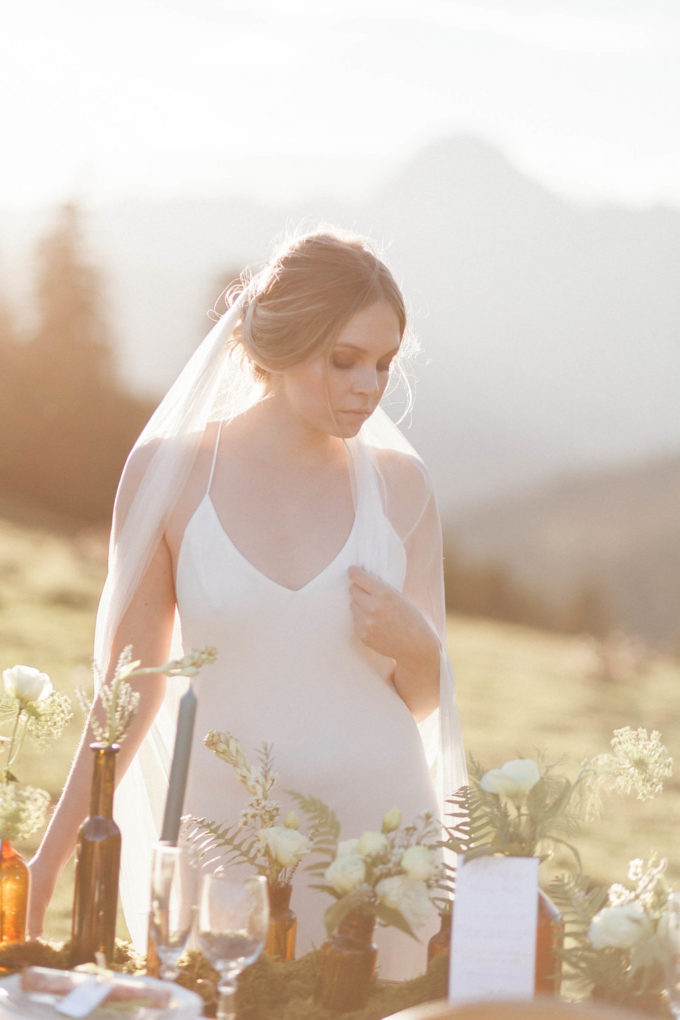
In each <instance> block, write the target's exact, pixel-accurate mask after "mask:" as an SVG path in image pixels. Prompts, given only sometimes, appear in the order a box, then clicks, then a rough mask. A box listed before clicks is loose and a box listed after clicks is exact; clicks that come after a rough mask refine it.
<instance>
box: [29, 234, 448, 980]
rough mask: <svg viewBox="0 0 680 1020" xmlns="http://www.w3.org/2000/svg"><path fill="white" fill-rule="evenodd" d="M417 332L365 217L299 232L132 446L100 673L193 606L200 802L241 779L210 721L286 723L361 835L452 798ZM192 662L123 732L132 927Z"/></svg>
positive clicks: (389, 941)
mask: <svg viewBox="0 0 680 1020" xmlns="http://www.w3.org/2000/svg"><path fill="white" fill-rule="evenodd" d="M405 333H406V313H405V307H404V301H403V298H402V295H401V293H400V291H399V288H398V287H397V285H396V283H395V281H394V278H393V276H392V274H391V273H390V271H389V270H388V269H387V267H386V266H385V264H384V263H383V262H382V261H381V260H380V259H379V258H378V257H377V256H376V255H375V254H374V252H373V250H372V249H371V247H370V246H369V245H368V243H367V242H366V241H364V240H362V239H360V238H356V237H350V236H345V235H343V234H341V233H340V232H339V231H325V232H318V233H312V234H307V235H305V236H302V237H299V238H297V239H296V240H294V241H293V242H292V243H289V244H288V245H287V246H286V247H284V248H283V249H282V250H280V251H279V252H277V253H276V254H275V255H274V256H273V257H272V258H271V259H270V261H269V262H268V264H267V265H266V266H265V267H264V269H263V270H262V271H261V272H259V273H258V274H256V275H254V276H253V277H252V278H251V279H250V280H247V281H246V282H244V285H243V286H242V288H241V291H240V293H239V294H238V296H234V300H233V303H232V305H231V307H230V309H229V310H228V311H227V313H226V314H225V315H224V316H223V318H222V319H221V320H220V321H219V322H218V323H217V325H216V326H215V327H214V329H213V330H212V331H211V333H210V334H209V336H208V337H207V338H206V340H205V341H204V343H203V344H202V345H201V347H200V348H199V350H198V351H197V352H196V354H195V355H194V357H193V358H192V359H191V361H190V362H189V364H188V365H187V367H186V369H185V370H184V372H183V373H182V374H181V375H180V378H179V379H178V381H177V382H176V383H175V385H174V386H173V387H172V389H171V390H170V391H169V393H168V394H167V395H166V397H165V398H164V400H163V402H162V403H161V405H160V407H159V408H158V410H157V411H156V413H155V415H154V416H153V418H152V419H151V421H150V423H149V425H148V426H147V428H146V429H145V431H144V432H143V433H142V436H141V437H140V439H139V440H138V442H137V444H136V445H135V448H134V449H133V451H132V453H131V455H130V457H129V459H128V462H127V464H126V467H125V470H124V473H123V477H122V479H121V483H120V487H119V491H118V495H117V499H116V506H115V511H114V524H113V531H112V539H111V551H110V561H109V575H108V578H107V582H106V586H105V589H104V592H103V595H102V600H101V603H100V608H99V613H98V620H97V634H96V641H95V645H96V647H95V657H96V661H97V663H98V665H99V667H100V669H101V670H102V671H103V672H104V673H105V672H106V671H107V670H109V671H110V669H111V667H112V664H113V663H115V662H116V660H117V657H118V655H119V654H120V652H121V651H122V649H123V648H124V647H126V646H128V645H132V646H133V650H134V656H135V658H136V659H141V660H142V663H143V664H145V665H155V664H157V663H160V662H165V661H166V660H167V659H168V656H169V651H170V646H171V641H172V634H173V628H175V626H176V621H177V623H178V626H179V630H180V631H181V639H182V641H183V643H184V645H185V647H186V648H189V647H201V646H203V645H212V646H215V647H216V648H217V649H218V658H217V661H216V662H215V663H214V664H212V665H210V666H208V667H205V668H204V669H203V670H202V672H201V674H200V676H199V677H198V678H197V680H196V681H195V682H194V683H195V692H196V695H197V700H198V711H197V717H196V724H195V729H194V735H195V736H194V746H193V748H192V758H191V764H190V770H189V778H188V784H187V791H186V797H185V802H184V810H185V812H186V813H190V814H194V815H198V816H203V817H207V818H210V819H213V820H215V821H218V822H220V823H233V822H234V821H235V820H236V819H237V818H238V816H239V814H240V810H241V807H242V805H243V803H244V798H245V792H244V791H243V789H242V787H240V784H239V783H238V781H237V779H235V777H233V775H232V774H231V770H230V769H228V768H227V767H226V766H225V765H224V764H223V763H220V762H219V761H218V759H217V758H216V757H215V755H213V754H212V753H211V752H210V751H208V750H207V749H206V748H205V747H204V746H203V737H204V736H205V734H206V733H207V732H208V730H211V729H217V730H226V731H228V732H230V733H232V734H233V735H234V736H235V737H237V739H238V740H239V741H240V742H241V743H242V744H243V746H244V748H245V749H246V752H248V753H250V754H256V753H257V750H258V749H259V748H260V747H261V745H262V743H263V742H265V741H266V742H267V743H270V744H271V745H272V746H273V752H274V759H275V770H276V773H277V777H278V780H279V784H280V788H281V789H284V790H286V789H288V790H295V791H298V792H301V793H305V794H311V795H313V796H316V797H319V798H320V799H322V800H323V801H324V802H325V803H327V804H328V805H329V806H330V807H331V808H332V809H333V810H334V811H335V812H336V814H337V816H338V818H339V820H340V822H341V838H343V839H346V838H349V837H352V836H358V835H360V834H361V832H362V831H364V830H367V829H376V828H379V827H380V821H381V818H382V816H383V815H384V814H385V813H386V812H387V811H388V810H389V809H390V808H392V807H395V806H396V807H399V808H400V809H401V811H402V814H403V816H404V819H405V820H406V821H410V820H411V819H413V818H415V816H416V815H417V814H420V813H421V812H423V811H425V810H430V811H432V812H436V811H437V810H438V807H439V804H440V802H441V795H442V794H443V795H448V794H450V793H451V792H452V791H453V790H454V789H455V788H456V787H457V786H458V785H459V783H460V781H461V779H462V775H463V770H464V759H463V752H462V746H461V742H460V735H459V728H458V724H457V718H456V714H455V707H454V703H453V679H452V674H451V670H450V665H449V662H448V658H447V655H446V651H445V625H446V619H445V610H444V600H443V580H442V556H441V534H440V526H439V521H438V515H437V509H436V505H435V500H434V496H433V493H432V489H431V485H430V482H429V479H428V476H427V473H426V471H425V469H424V467H423V464H422V462H421V461H420V460H419V458H418V457H417V455H416V454H415V453H414V452H413V450H412V449H411V448H410V447H409V446H408V444H407V443H406V442H405V440H404V439H403V437H402V436H401V434H400V433H399V431H398V430H397V428H396V427H395V426H394V425H393V424H392V423H391V422H390V420H389V419H388V418H387V416H386V415H385V414H384V413H383V412H382V411H381V410H380V409H379V408H378V405H379V402H380V399H381V397H382V396H383V393H384V392H385V389H386V387H387V384H388V380H389V379H390V376H391V374H393V373H394V372H395V371H397V368H398V365H399V361H400V359H401V357H402V356H403V348H404V336H405ZM174 683H175V682H174V681H166V680H165V679H164V678H153V679H151V678H147V679H144V680H141V681H139V682H138V684H137V689H138V690H139V692H140V695H141V700H140V704H139V709H138V712H137V715H136V717H135V719H134V722H133V725H132V727H131V730H130V732H129V735H128V737H127V738H126V740H125V741H124V743H123V745H122V748H121V751H120V754H119V763H118V772H119V775H122V773H124V772H126V771H127V776H126V778H125V780H124V782H123V783H122V784H121V787H120V789H119V791H118V793H117V796H116V810H117V814H120V816H121V817H120V819H119V820H120V823H121V827H122V829H123V847H124V854H126V855H127V858H128V861H127V862H126V861H125V860H124V865H123V872H122V877H121V892H122V897H123V902H124V906H125V908H126V920H127V922H128V926H129V928H130V931H131V933H132V935H133V937H134V938H135V939H136V940H138V941H142V940H143V934H144V928H145V919H144V910H143V909H142V908H146V900H147V895H148V894H147V892H146V890H147V886H148V883H147V882H146V874H147V873H146V872H145V868H144V864H143V863H142V859H141V858H142V857H144V856H147V855H148V853H149V846H150V844H151V842H152V841H153V839H155V838H158V829H157V825H158V816H159V812H160V811H161V810H162V806H163V802H164V788H163V782H164V780H165V782H167V780H166V776H167V756H168V747H171V746H172V726H173V711H174V708H175V707H176V701H177V697H178V695H179V693H181V692H179V691H177V690H176V689H175V687H174ZM97 710H98V706H97V705H96V706H95V711H97ZM90 740H91V734H90V733H89V732H88V731H87V730H86V732H85V733H84V735H83V739H82V741H81V744H80V747H79V750H78V752H77V754H76V758H75V761H74V764H73V767H72V769H71V773H70V775H69V778H68V780H67V783H66V785H65V788H64V791H63V793H62V796H61V799H60V801H59V804H58V806H57V809H56V811H55V814H54V817H53V819H52V821H51V824H50V826H49V828H48V830H47V832H46V834H45V837H44V840H43V842H42V844H41V847H40V849H39V850H38V853H37V854H36V856H35V857H34V859H33V861H32V862H31V906H30V913H29V931H30V933H31V934H32V935H38V934H39V933H40V932H41V931H42V925H43V920H44V914H45V911H46V908H47V905H48V902H49V899H50V896H51V894H52V891H53V889H54V886H55V884H56V881H57V879H58V875H59V874H60V872H61V869H62V868H63V866H64V864H65V862H66V861H67V860H68V857H69V856H70V854H71V852H72V850H73V847H74V843H75V838H76V834H77V829H78V826H79V824H80V822H81V821H82V819H83V817H84V815H85V813H86V808H87V797H88V791H89V782H90V757H89V752H88V743H89V741H90ZM286 808H287V805H285V804H284V805H283V810H284V811H285V810H286ZM294 906H295V910H296V913H297V914H298V953H299V954H302V953H303V952H305V951H307V950H308V949H310V948H312V946H314V945H319V944H320V942H321V941H322V939H323V936H324V931H323V911H324V907H325V904H324V903H323V898H321V902H320V899H319V894H318V893H314V892H312V891H310V890H307V889H305V888H304V883H303V882H301V881H300V880H298V882H297V883H296V888H295V904H294ZM433 923H434V918H433ZM419 934H421V938H422V940H423V941H422V943H418V942H416V941H415V940H412V939H409V938H408V937H406V936H404V935H402V934H401V933H399V932H396V931H392V930H389V931H385V932H382V933H381V934H380V935H379V938H378V942H379V944H380V966H381V973H382V975H383V976H386V977H399V978H404V977H408V976H410V975H412V974H415V973H418V972H420V971H422V970H423V969H424V966H425V956H424V952H425V951H424V944H425V943H426V941H427V935H428V934H429V932H428V931H423V932H421V933H419ZM381 943H382V944H381Z"/></svg>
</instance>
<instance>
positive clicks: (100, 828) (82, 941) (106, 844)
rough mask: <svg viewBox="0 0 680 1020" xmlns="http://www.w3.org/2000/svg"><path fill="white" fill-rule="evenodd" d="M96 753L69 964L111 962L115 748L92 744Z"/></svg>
mask: <svg viewBox="0 0 680 1020" xmlns="http://www.w3.org/2000/svg"><path fill="white" fill-rule="evenodd" d="M90 748H91V749H92V751H93V752H94V768H93V773H92V793H91V798H90V815H89V817H88V818H86V819H85V821H84V822H83V824H82V825H81V827H80V831H79V833H78V846H77V850H76V879H75V892H74V896H73V923H72V928H71V964H72V966H74V965H75V964H78V963H86V962H88V961H90V960H94V956H95V953H98V952H101V953H104V955H105V956H106V959H107V961H108V962H110V961H111V959H112V958H113V948H114V944H115V938H116V913H117V909H118V874H119V868H120V829H119V828H118V826H117V825H116V823H115V822H114V820H113V790H114V785H115V777H116V754H117V753H118V745H117V744H110V745H109V744H90Z"/></svg>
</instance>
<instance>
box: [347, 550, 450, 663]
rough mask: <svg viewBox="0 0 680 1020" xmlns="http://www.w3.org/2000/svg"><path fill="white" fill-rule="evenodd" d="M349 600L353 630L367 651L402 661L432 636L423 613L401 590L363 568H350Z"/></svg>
mask: <svg viewBox="0 0 680 1020" xmlns="http://www.w3.org/2000/svg"><path fill="white" fill-rule="evenodd" d="M348 574H349V578H350V581H351V582H352V583H351V585H350V589H349V591H350V599H351V609H352V616H353V618H354V630H355V633H356V635H357V637H358V638H359V640H360V641H362V642H363V643H364V644H365V645H367V647H368V648H372V649H373V651H374V652H379V653H380V655H386V656H388V657H389V658H392V659H396V660H399V659H400V657H401V656H402V655H403V654H405V653H406V652H407V651H408V650H409V649H410V648H411V647H412V646H413V644H414V642H415V643H416V644H418V643H419V640H422V635H423V633H424V629H425V630H426V631H427V632H428V633H430V628H429V627H428V625H427V623H426V621H425V620H424V618H423V616H422V614H421V613H420V612H419V611H418V610H417V609H416V607H415V606H414V605H413V603H412V602H409V600H408V599H407V598H405V597H404V596H403V595H402V594H401V592H400V591H398V590H397V589H396V588H393V587H392V586H391V585H389V584H386V583H385V581H381V580H380V578H379V577H376V576H375V575H374V574H369V573H368V571H366V570H363V569H362V568H361V567H350V568H349V570H348Z"/></svg>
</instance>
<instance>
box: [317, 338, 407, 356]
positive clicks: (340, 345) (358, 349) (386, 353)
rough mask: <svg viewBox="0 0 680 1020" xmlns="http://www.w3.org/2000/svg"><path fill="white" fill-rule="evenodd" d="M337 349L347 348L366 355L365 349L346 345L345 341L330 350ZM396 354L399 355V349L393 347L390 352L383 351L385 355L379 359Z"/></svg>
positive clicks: (349, 344) (355, 345)
mask: <svg viewBox="0 0 680 1020" xmlns="http://www.w3.org/2000/svg"><path fill="white" fill-rule="evenodd" d="M339 347H343V348H348V349H349V350H351V351H359V353H360V354H366V353H367V350H366V348H365V347H360V346H359V345H358V344H351V343H348V342H347V341H345V340H343V341H342V342H341V343H336V344H334V345H333V348H332V350H334V351H335V350H337V349H338V348H339ZM398 353H399V348H398V347H393V348H392V350H390V351H385V353H384V354H383V355H381V357H383V358H387V357H389V356H390V355H395V354H398Z"/></svg>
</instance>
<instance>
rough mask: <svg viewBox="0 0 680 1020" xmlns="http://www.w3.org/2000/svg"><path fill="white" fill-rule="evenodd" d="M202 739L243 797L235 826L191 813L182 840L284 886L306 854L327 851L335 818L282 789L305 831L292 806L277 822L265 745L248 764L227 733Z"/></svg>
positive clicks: (268, 748)
mask: <svg viewBox="0 0 680 1020" xmlns="http://www.w3.org/2000/svg"><path fill="white" fill-rule="evenodd" d="M203 742H204V744H205V746H206V747H207V748H209V750H211V751H213V752H214V753H215V754H216V755H217V757H218V758H220V759H221V760H222V761H224V762H226V763H227V764H228V765H230V766H231V767H232V768H233V770H234V772H235V774H236V776H237V778H238V779H239V781H240V782H241V784H242V785H243V786H244V787H245V789H246V790H247V792H248V794H249V797H248V800H247V801H246V805H245V807H244V808H243V810H242V812H241V816H240V819H239V821H238V822H237V823H236V824H234V825H228V826H220V825H218V824H216V823H215V822H212V821H210V820H209V819H206V818H196V817H192V818H190V819H189V828H188V829H187V833H186V835H187V838H188V839H189V840H190V841H191V842H192V843H193V844H194V845H195V846H196V847H197V849H198V851H199V853H200V855H201V857H203V858H205V857H206V856H208V855H209V854H211V853H214V852H216V851H217V852H218V853H220V854H221V855H222V856H223V858H224V863H225V864H249V865H250V866H251V867H253V868H254V869H255V870H256V871H257V873H258V874H260V875H264V876H265V878H266V879H267V881H268V883H269V885H270V886H282V885H288V884H290V882H291V881H292V878H293V875H294V874H295V872H296V870H297V868H298V865H299V864H300V862H301V861H302V860H303V858H304V857H306V856H307V854H310V853H313V852H322V851H324V850H326V851H327V850H328V847H329V846H331V845H333V844H334V842H335V841H336V840H337V838H338V833H339V831H340V826H339V824H338V820H337V818H336V817H335V815H334V814H333V812H332V811H330V810H329V809H328V808H327V807H326V805H325V804H323V803H322V802H321V801H320V800H317V799H316V798H314V797H305V796H303V795H301V794H298V793H294V792H292V791H287V793H288V796H289V797H292V798H293V800H294V801H295V802H296V803H297V805H298V807H299V808H300V810H301V811H302V813H303V814H304V815H305V817H306V821H307V834H306V835H305V834H304V833H303V832H301V831H300V819H299V817H298V813H297V811H295V810H291V811H289V812H288V813H287V814H286V816H285V817H284V819H283V821H282V823H281V821H280V814H281V805H280V803H279V801H278V800H276V799H275V790H276V786H277V778H276V774H275V772H274V767H273V764H274V763H273V756H272V748H271V746H270V745H268V744H263V745H262V747H261V749H260V751H259V754H258V760H257V762H256V763H255V764H252V763H251V762H250V761H249V759H248V756H247V755H246V753H245V751H244V749H243V747H242V746H241V744H240V743H239V741H238V740H237V739H236V738H235V737H234V736H232V735H231V734H230V733H220V732H218V731H217V730H211V731H210V732H209V733H208V734H206V736H205V738H204V741H203Z"/></svg>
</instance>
